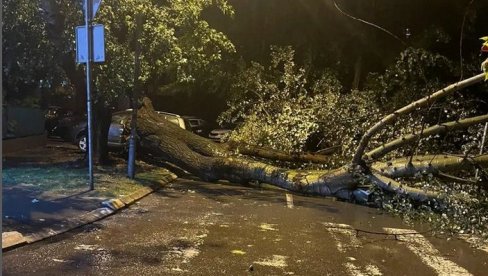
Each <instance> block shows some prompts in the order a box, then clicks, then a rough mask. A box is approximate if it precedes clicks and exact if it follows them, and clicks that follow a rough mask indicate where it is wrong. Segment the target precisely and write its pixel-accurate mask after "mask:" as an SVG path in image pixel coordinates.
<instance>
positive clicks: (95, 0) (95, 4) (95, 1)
mask: <svg viewBox="0 0 488 276" xmlns="http://www.w3.org/2000/svg"><path fill="white" fill-rule="evenodd" d="M87 1H88V0H84V1H83V11H86V2H87ZM100 3H102V0H93V2H92V5H93V8H92V18H91V19H93V18H95V14H97V11H98V8H99V7H100Z"/></svg>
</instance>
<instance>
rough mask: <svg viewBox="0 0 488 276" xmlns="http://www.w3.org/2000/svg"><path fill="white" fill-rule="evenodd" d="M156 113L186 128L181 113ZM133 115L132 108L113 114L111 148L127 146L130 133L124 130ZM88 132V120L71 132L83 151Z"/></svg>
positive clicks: (110, 135)
mask: <svg viewBox="0 0 488 276" xmlns="http://www.w3.org/2000/svg"><path fill="white" fill-rule="evenodd" d="M156 113H158V114H159V115H161V116H162V117H163V118H164V119H166V120H168V121H170V122H172V123H174V124H176V125H177V126H179V127H181V128H183V129H186V125H185V121H184V120H183V117H181V116H180V115H177V114H173V113H168V112H163V111H156ZM131 116H132V110H131V109H127V110H124V111H118V112H115V113H113V114H112V122H111V123H110V128H109V131H108V147H109V148H111V149H115V150H117V149H118V150H120V149H125V148H127V145H128V136H129V133H125V132H124V131H126V128H125V126H126V125H127V124H128V122H129V121H130V118H131ZM87 133H88V131H87V123H86V121H85V122H83V123H80V124H78V125H76V126H74V127H73V131H72V133H71V137H72V138H71V141H72V142H74V143H75V144H76V145H77V146H78V148H79V149H80V150H81V151H82V152H86V150H87V148H88V141H87Z"/></svg>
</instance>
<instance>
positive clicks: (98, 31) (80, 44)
mask: <svg viewBox="0 0 488 276" xmlns="http://www.w3.org/2000/svg"><path fill="white" fill-rule="evenodd" d="M87 59H88V48H87V43H86V28H85V26H78V27H76V62H77V63H86V62H87ZM91 60H92V61H93V62H104V61H105V35H104V28H103V25H102V24H96V25H93V57H92V59H91Z"/></svg>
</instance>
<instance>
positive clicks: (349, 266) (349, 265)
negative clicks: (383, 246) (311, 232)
mask: <svg viewBox="0 0 488 276" xmlns="http://www.w3.org/2000/svg"><path fill="white" fill-rule="evenodd" d="M322 224H323V225H324V226H325V227H327V230H328V231H329V232H330V233H331V235H332V237H333V238H334V240H335V242H336V245H337V250H339V252H341V253H346V252H347V251H356V249H357V248H360V247H361V241H360V240H359V239H358V238H357V236H356V230H355V229H354V228H353V227H352V226H350V225H347V224H340V223H331V222H323V223H322ZM341 237H346V240H347V241H346V244H344V243H343V239H342V238H341ZM350 249H352V250H350ZM346 259H347V261H346V262H345V263H344V267H345V268H346V271H347V272H348V273H349V274H350V275H354V276H381V275H383V274H382V273H381V271H380V269H379V268H378V267H377V266H375V265H373V264H368V265H366V266H365V267H363V268H362V267H358V266H356V265H355V264H354V263H353V262H354V261H356V259H355V258H353V257H347V258H346Z"/></svg>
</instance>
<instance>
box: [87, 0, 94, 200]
mask: <svg viewBox="0 0 488 276" xmlns="http://www.w3.org/2000/svg"><path fill="white" fill-rule="evenodd" d="M92 6H93V0H85V29H86V43H87V49H88V57H87V60H86V113H87V117H88V118H87V120H88V121H87V127H88V137H87V138H88V174H89V179H90V180H89V184H90V190H93V189H94V188H95V187H94V183H93V139H92V138H93V131H92V109H91V61H92V56H93V43H92V39H93V36H92V34H93V30H92V24H91V18H92Z"/></svg>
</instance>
